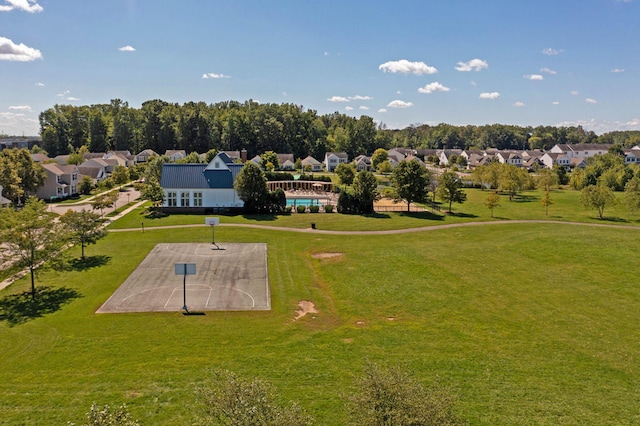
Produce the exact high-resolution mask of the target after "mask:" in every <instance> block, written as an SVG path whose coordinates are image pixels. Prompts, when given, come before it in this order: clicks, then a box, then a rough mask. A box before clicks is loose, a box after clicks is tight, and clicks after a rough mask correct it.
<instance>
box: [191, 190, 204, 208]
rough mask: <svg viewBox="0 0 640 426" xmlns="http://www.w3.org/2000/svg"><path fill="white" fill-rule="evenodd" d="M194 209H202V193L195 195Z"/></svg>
mask: <svg viewBox="0 0 640 426" xmlns="http://www.w3.org/2000/svg"><path fill="white" fill-rule="evenodd" d="M193 207H202V192H194V193H193Z"/></svg>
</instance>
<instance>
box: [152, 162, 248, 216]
mask: <svg viewBox="0 0 640 426" xmlns="http://www.w3.org/2000/svg"><path fill="white" fill-rule="evenodd" d="M242 167H243V165H242V164H236V163H234V162H233V160H231V158H229V156H228V155H227V154H225V153H224V152H220V153H218V155H216V156H215V157H214V158H213V160H211V162H210V163H209V164H176V163H165V164H163V165H162V177H161V178H160V186H161V187H162V190H163V192H164V199H163V201H162V207H163V210H165V211H178V212H196V211H197V212H207V211H212V212H213V211H219V210H224V209H235V208H241V207H243V206H244V202H243V201H242V200H241V199H240V198H239V197H238V193H237V192H236V190H235V189H234V188H233V183H234V182H235V179H236V176H237V175H238V173H239V172H240V170H241V169H242Z"/></svg>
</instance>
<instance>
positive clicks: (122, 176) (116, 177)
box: [111, 164, 130, 185]
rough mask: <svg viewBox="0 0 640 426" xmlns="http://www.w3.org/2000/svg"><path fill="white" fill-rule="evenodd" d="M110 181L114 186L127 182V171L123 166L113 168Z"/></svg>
mask: <svg viewBox="0 0 640 426" xmlns="http://www.w3.org/2000/svg"><path fill="white" fill-rule="evenodd" d="M111 179H112V180H113V183H115V184H116V185H124V184H125V183H127V182H129V180H130V179H129V169H127V168H126V167H125V166H121V165H119V164H118V165H117V166H115V167H114V168H113V172H112V173H111Z"/></svg>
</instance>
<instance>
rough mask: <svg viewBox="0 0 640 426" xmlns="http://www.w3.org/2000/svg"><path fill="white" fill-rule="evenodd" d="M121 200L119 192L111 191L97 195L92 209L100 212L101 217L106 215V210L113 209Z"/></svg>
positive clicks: (92, 203)
mask: <svg viewBox="0 0 640 426" xmlns="http://www.w3.org/2000/svg"><path fill="white" fill-rule="evenodd" d="M118 198H120V194H119V193H118V191H110V192H106V193H103V194H99V195H96V197H95V198H94V199H93V201H92V202H91V207H92V208H93V209H94V210H100V216H102V215H104V209H106V208H109V207H112V206H113V205H114V204H116V202H117V201H118Z"/></svg>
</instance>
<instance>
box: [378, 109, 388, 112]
mask: <svg viewBox="0 0 640 426" xmlns="http://www.w3.org/2000/svg"><path fill="white" fill-rule="evenodd" d="M378 112H381V113H385V112H387V109H386V108H380V109H379V110H378Z"/></svg>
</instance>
